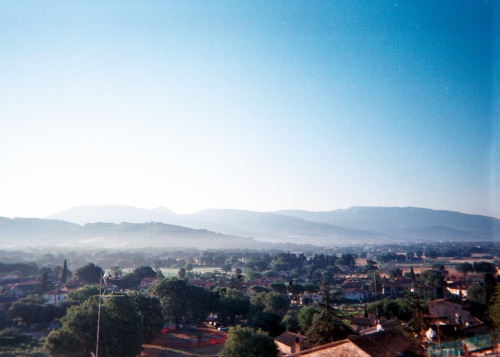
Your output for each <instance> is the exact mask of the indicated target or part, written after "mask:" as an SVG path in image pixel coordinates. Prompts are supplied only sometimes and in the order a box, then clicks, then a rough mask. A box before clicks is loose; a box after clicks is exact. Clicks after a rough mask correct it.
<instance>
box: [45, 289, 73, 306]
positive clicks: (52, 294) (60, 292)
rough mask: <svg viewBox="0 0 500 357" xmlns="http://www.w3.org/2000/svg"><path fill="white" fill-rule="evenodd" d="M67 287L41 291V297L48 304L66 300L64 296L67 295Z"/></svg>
mask: <svg viewBox="0 0 500 357" xmlns="http://www.w3.org/2000/svg"><path fill="white" fill-rule="evenodd" d="M68 292H69V291H68V289H67V288H61V289H54V290H50V291H46V292H44V293H43V298H44V299H45V301H47V303H48V304H54V305H55V304H57V303H59V302H63V301H65V300H66V297H67V296H68Z"/></svg>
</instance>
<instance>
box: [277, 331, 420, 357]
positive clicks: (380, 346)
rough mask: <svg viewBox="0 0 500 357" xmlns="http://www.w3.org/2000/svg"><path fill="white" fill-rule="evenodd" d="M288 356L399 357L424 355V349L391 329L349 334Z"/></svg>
mask: <svg viewBox="0 0 500 357" xmlns="http://www.w3.org/2000/svg"><path fill="white" fill-rule="evenodd" d="M287 356H289V357H298V356H307V357H329V356H332V357H333V356H335V357H399V356H416V357H420V356H422V357H423V356H425V351H424V349H423V348H422V347H421V346H420V344H419V343H417V341H415V340H413V339H412V338H410V337H408V336H406V335H405V334H403V333H402V332H400V331H398V330H396V329H391V330H385V331H379V332H375V333H371V334H367V335H359V336H350V337H349V338H346V339H345V340H340V341H336V342H332V343H328V344H326V345H322V346H318V347H313V348H310V349H308V350H304V351H301V352H298V353H292V354H289V355H287Z"/></svg>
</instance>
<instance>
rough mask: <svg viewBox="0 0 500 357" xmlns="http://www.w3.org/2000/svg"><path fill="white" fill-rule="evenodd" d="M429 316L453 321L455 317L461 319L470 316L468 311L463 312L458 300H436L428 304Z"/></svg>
mask: <svg viewBox="0 0 500 357" xmlns="http://www.w3.org/2000/svg"><path fill="white" fill-rule="evenodd" d="M429 314H430V315H432V316H437V317H440V318H447V319H455V318H456V316H457V315H459V316H461V317H462V319H468V318H469V317H470V316H471V313H470V311H467V310H464V309H463V307H462V302H461V301H460V300H459V299H438V300H434V301H431V302H430V303H429Z"/></svg>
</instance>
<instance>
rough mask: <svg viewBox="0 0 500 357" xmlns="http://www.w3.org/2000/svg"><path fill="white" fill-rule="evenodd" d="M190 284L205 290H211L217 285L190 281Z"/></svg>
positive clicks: (204, 281) (205, 281) (202, 281)
mask: <svg viewBox="0 0 500 357" xmlns="http://www.w3.org/2000/svg"><path fill="white" fill-rule="evenodd" d="M188 283H189V285H196V286H200V287H202V288H205V289H211V288H212V287H213V286H214V285H215V283H213V282H211V281H208V280H189V281H188Z"/></svg>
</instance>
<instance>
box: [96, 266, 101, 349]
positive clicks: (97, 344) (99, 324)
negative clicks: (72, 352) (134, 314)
mask: <svg viewBox="0 0 500 357" xmlns="http://www.w3.org/2000/svg"><path fill="white" fill-rule="evenodd" d="M101 293H102V271H101V278H100V279H99V309H98V312H97V343H96V345H95V357H99V328H100V327H101V298H102V296H101Z"/></svg>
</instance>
